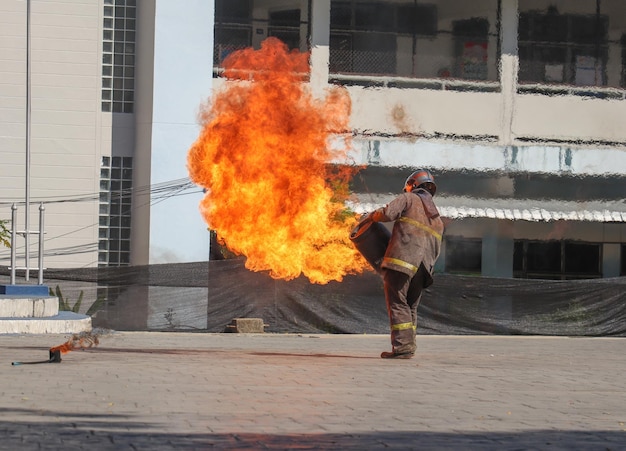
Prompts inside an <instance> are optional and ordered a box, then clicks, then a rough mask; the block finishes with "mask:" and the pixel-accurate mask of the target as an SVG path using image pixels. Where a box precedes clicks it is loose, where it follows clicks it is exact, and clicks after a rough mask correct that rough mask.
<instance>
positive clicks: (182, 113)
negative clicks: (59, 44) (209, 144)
mask: <svg viewBox="0 0 626 451" xmlns="http://www.w3.org/2000/svg"><path fill="white" fill-rule="evenodd" d="M138 6H139V7H138V15H140V17H139V25H141V28H139V27H138V33H142V37H141V38H140V40H139V41H138V47H139V52H141V54H138V61H140V64H139V67H138V72H141V73H140V75H141V77H140V78H138V79H137V84H138V85H139V84H141V85H143V87H142V86H138V93H137V101H138V105H137V112H136V115H137V117H136V120H137V130H138V133H137V145H136V159H135V164H136V166H137V167H136V170H137V171H138V174H136V177H135V179H134V181H135V182H138V183H140V184H142V185H143V186H142V187H145V185H148V184H149V185H151V186H155V185H157V184H163V183H165V182H170V181H173V180H177V179H185V178H188V176H189V174H188V171H187V154H188V151H189V148H190V147H191V145H192V144H193V143H194V142H195V140H196V139H197V138H198V136H199V133H200V124H199V123H198V112H199V110H200V106H201V104H202V103H205V102H206V101H207V99H208V98H209V95H210V93H211V87H212V70H213V27H214V4H213V2H210V1H206V0H185V2H184V5H183V4H182V3H181V2H174V1H171V0H155V1H154V0H153V1H152V2H148V1H145V2H140V3H139V4H138ZM146 16H147V17H146ZM150 28H152V30H151V29H150ZM151 34H153V36H151ZM151 38H152V39H151ZM148 168H149V169H148ZM136 188H139V186H137V185H136ZM193 189H194V190H195V192H193V191H190V190H187V191H184V192H178V193H176V192H173V191H172V192H169V193H163V192H160V193H154V192H152V193H151V194H150V196H149V199H146V198H145V197H144V198H143V199H140V200H142V201H143V202H141V204H140V203H138V204H137V205H136V206H137V211H141V214H140V215H138V217H137V218H133V222H134V221H135V220H137V221H138V222H139V223H140V224H141V225H143V226H144V227H143V228H142V230H141V231H140V229H139V228H136V227H135V226H133V229H134V234H133V240H135V239H138V240H140V241H142V244H141V245H139V243H137V249H138V251H137V253H136V254H134V257H133V262H132V263H133V264H147V263H149V264H155V263H177V262H193V261H207V260H208V259H209V232H208V230H207V225H206V224H205V223H204V221H203V219H202V216H201V214H200V211H199V203H200V200H201V199H202V193H201V189H200V188H199V187H194V188H193ZM168 194H169V196H168ZM181 194H182V195H181ZM135 200H136V199H134V201H135ZM146 229H148V230H149V232H148V231H147V230H146ZM138 231H140V232H141V233H142V234H144V235H145V234H146V233H149V236H148V237H145V236H143V237H141V236H137V234H138V233H139V232H138ZM146 238H147V239H146ZM146 260H147V261H146Z"/></svg>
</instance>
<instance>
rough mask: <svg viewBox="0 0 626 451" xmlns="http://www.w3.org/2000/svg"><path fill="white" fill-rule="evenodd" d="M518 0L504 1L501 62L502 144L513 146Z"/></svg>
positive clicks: (517, 65) (517, 66)
mask: <svg viewBox="0 0 626 451" xmlns="http://www.w3.org/2000/svg"><path fill="white" fill-rule="evenodd" d="M517 2H518V0H502V17H501V24H502V26H501V28H500V30H501V31H500V32H501V33H502V35H501V36H500V39H501V40H502V41H501V48H502V55H501V60H500V86H501V89H502V125H501V130H500V143H501V144H503V145H507V146H509V145H512V144H513V140H514V139H515V136H514V133H513V120H514V116H515V96H516V95H517V72H518V69H519V56H518V48H517V28H518V27H517V23H518V3H517Z"/></svg>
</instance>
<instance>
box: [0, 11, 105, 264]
mask: <svg viewBox="0 0 626 451" xmlns="http://www.w3.org/2000/svg"><path fill="white" fill-rule="evenodd" d="M30 5H31V8H30V9H31V11H30V16H31V21H30V63H31V66H30V67H31V78H30V86H31V96H30V108H31V116H30V123H31V128H30V202H31V209H30V215H29V216H30V218H29V229H30V230H31V231H32V230H38V228H39V225H38V207H39V202H40V201H45V202H46V205H45V231H46V249H45V253H46V265H47V266H50V267H55V266H56V267H68V266H78V267H80V266H89V265H92V264H94V263H97V236H98V235H97V234H98V227H97V226H98V221H97V217H98V204H97V196H96V199H93V198H92V199H91V200H86V201H83V202H80V203H72V204H68V203H58V202H55V201H58V200H62V199H68V198H76V197H79V196H80V197H87V198H89V197H90V196H91V197H93V196H94V194H95V193H97V192H98V190H99V172H98V171H95V170H94V168H98V167H99V158H100V153H101V140H100V137H101V132H102V130H101V127H102V124H101V115H100V77H101V72H100V71H101V53H100V49H101V42H102V36H101V31H100V30H101V27H100V22H101V14H102V12H101V10H100V9H101V7H100V2H93V1H88V0H75V1H73V2H65V1H54V0H49V1H35V0H33V1H31V2H30ZM26 8H27V2H26V1H23V0H3V1H2V2H1V3H0V43H1V44H0V80H1V82H0V155H1V157H0V158H1V164H0V218H2V219H9V218H10V203H11V202H17V203H20V202H24V200H25V197H26V188H25V185H26V177H25V173H26V148H27V144H26V136H27V133H26V123H27V120H26V94H27V80H26V75H27V71H26V62H27V27H26V21H27V9H26ZM24 228H25V208H24V206H23V205H19V211H18V229H20V230H22V229H24ZM30 241H31V250H32V252H35V251H36V250H37V242H36V238H35V237H33V238H31V240H30ZM24 244H25V241H24V240H23V239H21V238H20V239H19V240H18V245H17V252H18V256H20V255H23V254H24V253H25V249H24ZM5 258H8V251H7V250H0V259H1V260H4V259H5ZM36 264H37V261H36V257H35V256H34V255H33V256H32V257H31V261H30V266H36ZM18 265H19V266H23V262H22V261H19V262H18Z"/></svg>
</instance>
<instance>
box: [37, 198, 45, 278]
mask: <svg viewBox="0 0 626 451" xmlns="http://www.w3.org/2000/svg"><path fill="white" fill-rule="evenodd" d="M44 210H45V207H44V206H43V202H42V203H40V204H39V263H38V265H39V278H38V280H37V283H38V284H39V285H43V212H44Z"/></svg>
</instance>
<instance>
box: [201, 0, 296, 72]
mask: <svg viewBox="0 0 626 451" xmlns="http://www.w3.org/2000/svg"><path fill="white" fill-rule="evenodd" d="M268 3H270V2H266V1H263V0H216V1H215V43H214V49H213V65H214V66H215V67H220V66H221V64H222V62H223V61H224V59H225V58H226V57H227V56H228V55H229V54H230V53H232V52H233V51H235V50H241V49H244V48H247V47H252V48H255V49H259V48H260V46H261V42H263V41H264V40H265V39H266V38H267V37H269V36H273V37H276V38H278V39H280V40H281V41H282V42H284V43H285V44H286V45H287V47H289V49H298V50H301V51H306V50H308V39H307V37H308V35H307V33H308V21H307V20H306V17H304V14H305V13H307V11H306V10H302V9H301V3H302V2H300V1H299V0H286V1H284V2H281V3H280V7H277V6H275V5H271V4H268Z"/></svg>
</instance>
